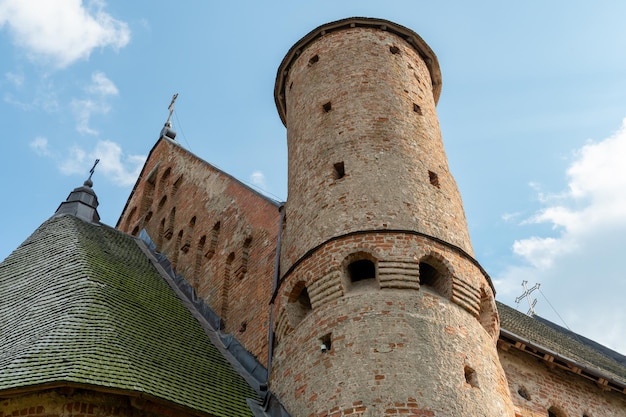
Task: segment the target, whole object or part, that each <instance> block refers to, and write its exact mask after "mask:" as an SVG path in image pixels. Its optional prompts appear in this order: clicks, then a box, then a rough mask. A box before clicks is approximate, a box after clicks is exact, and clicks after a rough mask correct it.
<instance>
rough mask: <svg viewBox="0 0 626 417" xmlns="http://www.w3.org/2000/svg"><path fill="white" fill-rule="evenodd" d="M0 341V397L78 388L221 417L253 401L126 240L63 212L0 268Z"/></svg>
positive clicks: (137, 249)
mask: <svg viewBox="0 0 626 417" xmlns="http://www.w3.org/2000/svg"><path fill="white" fill-rule="evenodd" d="M0 346H1V347H2V348H1V349H0V394H2V393H5V394H7V393H10V392H12V391H14V392H18V391H20V390H28V389H30V388H36V387H37V386H38V385H41V384H44V386H45V385H52V386H54V385H57V384H61V385H62V384H71V385H74V384H86V385H87V386H90V387H92V388H94V387H95V388H94V389H98V387H99V388H101V389H103V390H106V391H111V390H113V391H121V392H127V393H128V394H129V395H137V394H141V395H145V396H148V397H151V398H156V399H159V400H164V401H167V402H171V403H174V404H176V405H179V406H182V407H185V408H188V409H192V410H193V411H195V412H200V413H206V414H209V415H215V416H228V417H232V416H251V415H252V413H251V412H250V410H249V408H248V407H247V405H246V398H255V399H257V396H256V394H255V392H254V391H253V390H252V389H251V388H250V387H249V386H248V385H247V384H246V382H245V381H244V380H243V379H242V378H241V377H240V376H239V375H238V374H237V373H236V372H235V371H234V370H233V368H232V367H231V365H230V364H229V363H228V362H227V361H226V360H225V359H224V357H223V356H222V355H221V354H220V352H219V351H218V350H217V349H216V348H215V346H213V345H212V344H211V343H210V341H209V339H208V338H207V336H206V334H205V333H204V332H203V330H202V328H201V326H200V324H199V323H198V322H197V321H196V320H195V319H194V318H193V316H192V315H191V313H190V312H189V311H188V310H187V309H186V308H185V307H184V306H183V304H182V303H181V301H180V300H179V299H178V298H177V296H176V295H175V293H174V292H173V291H172V289H171V288H170V287H169V286H168V284H167V283H166V282H165V280H164V279H163V278H162V277H161V276H160V275H159V273H158V271H157V270H156V269H155V267H154V266H153V264H152V263H151V262H150V260H149V258H148V257H147V255H145V253H144V252H143V251H142V249H141V247H140V246H139V244H138V242H137V240H135V238H133V237H132V236H129V235H126V234H123V233H121V232H119V231H117V230H115V229H112V228H110V227H108V226H104V225H99V224H93V223H88V222H85V221H82V220H80V219H78V218H77V217H74V216H72V215H57V216H54V217H52V218H51V219H49V220H48V221H46V222H45V223H44V224H43V225H41V226H40V227H39V228H38V229H37V230H36V231H35V232H34V233H33V234H32V235H31V236H30V237H29V238H28V239H27V240H26V241H25V242H24V243H23V244H22V245H21V246H20V247H19V248H17V249H16V250H15V251H14V252H13V253H12V254H11V255H9V257H7V258H6V259H5V260H4V262H2V263H1V264H0Z"/></svg>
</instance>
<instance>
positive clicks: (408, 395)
mask: <svg viewBox="0 0 626 417" xmlns="http://www.w3.org/2000/svg"><path fill="white" fill-rule="evenodd" d="M353 253H360V254H366V256H367V257H368V259H373V260H374V261H375V263H376V278H375V280H373V281H371V282H366V283H365V284H366V285H363V286H360V287H359V286H352V287H351V286H350V283H349V280H347V278H346V269H345V266H346V263H345V260H346V259H350V256H351V254H353ZM420 261H427V262H429V263H431V264H432V265H435V266H437V268H439V270H440V271H441V272H442V279H443V282H442V285H441V286H440V287H439V291H441V294H437V293H436V292H435V291H434V290H433V289H432V288H427V287H426V286H420V284H419V278H420V277H419V263H420ZM416 274H417V275H416ZM460 281H463V282H464V285H465V287H466V288H476V289H477V291H474V294H475V295H474V297H471V296H469V295H468V294H465V295H461V294H459V293H457V292H456V291H455V290H454V288H455V286H456V285H458V282H460ZM370 284H371V285H370ZM304 287H306V288H307V291H308V294H309V296H310V301H311V307H312V308H311V310H310V311H309V312H308V313H306V314H304V316H302V315H300V314H297V309H295V310H294V306H297V304H298V301H297V297H296V293H297V292H298V291H299V290H301V289H302V288H304ZM480 289H485V290H486V292H487V294H488V297H490V298H491V300H493V294H492V293H491V290H490V289H489V286H488V284H487V281H486V279H485V277H484V276H483V275H482V272H481V271H480V270H479V269H478V267H477V266H476V265H474V264H473V263H471V262H469V261H468V259H467V258H466V257H465V255H462V254H460V253H459V252H458V251H456V250H454V249H452V248H450V247H449V246H446V245H443V244H440V243H437V242H434V241H432V240H431V239H429V238H426V237H423V236H419V235H415V234H401V233H391V232H389V233H360V234H355V235H351V236H347V237H344V238H341V239H336V240H333V241H331V242H329V243H327V244H326V245H323V246H322V247H320V248H319V249H318V250H317V251H315V252H313V253H312V254H311V256H309V257H307V258H306V259H305V260H304V261H303V262H301V263H300V264H298V266H297V267H296V268H295V269H294V270H293V271H291V272H290V273H289V274H288V275H287V276H286V277H285V279H284V281H283V282H282V283H281V287H280V292H279V294H278V297H277V299H276V313H275V314H276V315H275V317H276V337H277V341H276V348H275V356H274V362H273V365H272V375H271V377H270V388H271V389H272V390H273V391H274V392H275V393H276V394H277V395H278V397H279V398H280V399H281V401H282V402H283V404H285V406H286V407H287V409H288V410H289V411H290V412H291V413H292V414H293V415H297V416H309V415H315V416H317V415H324V413H328V415H349V413H356V414H358V413H359V412H361V411H362V409H363V408H365V409H369V410H370V412H371V413H373V414H370V415H384V413H388V414H390V415H392V414H393V412H392V411H390V410H393V409H395V410H397V411H396V412H397V413H413V414H415V415H424V416H425V415H429V414H428V413H429V412H433V413H435V414H434V415H457V414H455V412H456V411H455V410H464V414H463V415H472V416H474V415H476V416H482V415H484V416H496V415H497V416H512V415H513V414H512V405H511V403H510V400H509V393H508V386H507V384H506V378H505V377H504V373H503V371H502V369H501V368H500V365H499V363H498V358H497V353H496V346H495V340H494V337H495V336H496V335H497V329H498V328H497V326H496V327H495V328H494V327H492V326H493V325H494V323H492V322H491V321H489V320H481V317H484V316H485V315H487V316H489V317H490V320H492V321H493V322H495V324H497V315H496V314H495V312H494V310H493V306H492V305H491V307H490V304H489V303H485V302H482V303H481V300H480V298H479V296H478V294H480V293H481V291H480ZM472 306H474V308H475V309H478V310H479V311H478V312H477V314H474V309H473V308H472ZM482 309H486V310H487V311H482ZM494 332H495V333H494ZM329 334H330V335H331V337H330V339H331V346H332V348H331V350H330V351H328V352H327V353H322V352H321V350H320V344H321V343H322V341H323V339H324V337H325V336H326V335H329ZM466 367H468V368H471V369H473V370H474V371H475V373H476V376H477V380H478V381H479V382H478V387H473V386H471V385H470V384H469V383H468V382H466V380H465V375H464V371H465V368H466ZM411 399H416V401H413V400H411ZM358 401H360V402H361V403H360V405H359V407H355V406H354V405H353V404H354V402H358ZM359 410H361V411H359ZM400 410H402V411H400ZM411 410H413V411H411ZM337 413H339V414H337ZM341 413H343V414H341ZM420 413H422V414H420Z"/></svg>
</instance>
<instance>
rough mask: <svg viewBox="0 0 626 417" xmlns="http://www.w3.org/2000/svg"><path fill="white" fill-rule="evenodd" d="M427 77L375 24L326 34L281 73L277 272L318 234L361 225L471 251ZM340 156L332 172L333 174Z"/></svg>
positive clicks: (414, 57) (412, 54) (406, 48)
mask: <svg viewBox="0 0 626 417" xmlns="http://www.w3.org/2000/svg"><path fill="white" fill-rule="evenodd" d="M394 46H395V47H396V48H398V53H395V54H394V53H392V52H391V51H390V48H391V47H394ZM315 56H317V57H318V60H317V61H316V62H314V63H311V59H312V58H313V57H315ZM431 83H432V81H431V76H430V72H429V69H428V68H427V66H426V64H425V63H424V61H423V60H422V59H421V58H420V56H419V55H418V52H417V51H416V50H415V49H414V48H413V47H412V46H411V45H409V44H408V43H407V42H406V41H404V40H403V39H402V38H400V37H398V36H396V35H395V34H393V33H391V32H389V31H383V30H379V29H374V28H358V27H357V28H353V29H350V28H348V29H345V30H340V31H336V32H330V33H326V34H325V35H324V36H322V37H320V38H318V39H316V40H315V42H313V43H311V44H309V45H307V46H306V48H305V49H303V50H302V51H301V54H300V55H299V57H298V58H297V59H295V60H294V61H293V63H292V65H291V66H290V67H289V71H288V75H287V77H286V80H285V86H286V87H285V101H286V126H287V138H288V151H289V178H288V188H289V199H288V201H287V204H286V217H287V225H286V232H285V239H284V244H283V249H284V250H283V251H282V258H281V260H282V263H281V270H282V271H285V270H287V269H288V268H289V267H290V266H291V264H292V263H293V262H295V261H296V260H297V259H299V258H300V257H301V256H302V255H303V254H304V253H306V251H308V250H309V249H310V248H312V247H314V246H316V245H318V244H319V243H321V242H323V241H325V240H326V239H328V238H330V237H332V236H336V235H340V234H343V233H347V232H351V231H355V230H365V229H407V230H417V231H420V232H423V233H426V234H428V235H431V236H434V237H437V238H440V239H442V240H445V241H447V242H450V243H452V244H454V245H457V246H459V247H461V248H463V249H464V250H465V251H467V252H468V253H472V248H471V243H470V241H469V236H468V231H467V225H466V220H465V214H464V211H463V206H462V202H461V198H460V195H459V192H458V189H457V186H456V183H455V181H454V178H453V177H452V175H451V173H450V171H449V169H448V162H447V158H446V155H445V151H444V148H443V142H442V140H441V132H440V129H439V122H438V118H437V114H436V109H435V100H434V98H433V92H432V87H431ZM326 103H331V110H330V111H325V110H324V104H326ZM414 105H418V106H419V108H420V110H419V113H418V112H416V111H414ZM339 162H343V163H344V168H345V177H344V178H341V179H337V178H336V175H335V172H334V164H336V163H339ZM429 171H430V172H432V173H434V174H436V175H437V185H433V184H432V183H431V179H430V176H429Z"/></svg>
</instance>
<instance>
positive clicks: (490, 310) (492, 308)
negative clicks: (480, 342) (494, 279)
mask: <svg viewBox="0 0 626 417" xmlns="http://www.w3.org/2000/svg"><path fill="white" fill-rule="evenodd" d="M478 321H479V323H480V325H481V326H482V327H483V328H484V329H485V330H486V331H487V333H489V335H490V336H491V337H492V338H494V339H497V337H498V333H499V332H500V325H499V320H498V310H497V307H496V302H495V300H494V297H493V293H492V292H491V288H486V287H485V286H483V287H481V288H480V300H479V312H478Z"/></svg>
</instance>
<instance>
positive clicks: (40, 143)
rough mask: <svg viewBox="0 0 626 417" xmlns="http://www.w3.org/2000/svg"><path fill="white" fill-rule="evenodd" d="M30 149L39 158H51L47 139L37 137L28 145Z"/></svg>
mask: <svg viewBox="0 0 626 417" xmlns="http://www.w3.org/2000/svg"><path fill="white" fill-rule="evenodd" d="M29 146H30V148H31V149H32V150H33V151H35V153H37V155H40V156H52V152H51V151H50V148H49V147H48V139H47V138H45V137H43V136H37V137H36V138H35V139H33V141H32V142H31V143H30V144H29Z"/></svg>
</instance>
